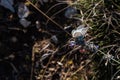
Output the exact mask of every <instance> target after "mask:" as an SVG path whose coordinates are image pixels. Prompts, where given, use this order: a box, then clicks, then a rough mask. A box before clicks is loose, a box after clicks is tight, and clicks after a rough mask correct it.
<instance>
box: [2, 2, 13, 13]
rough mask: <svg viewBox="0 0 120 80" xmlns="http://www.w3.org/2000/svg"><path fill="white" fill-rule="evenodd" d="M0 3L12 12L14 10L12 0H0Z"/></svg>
mask: <svg viewBox="0 0 120 80" xmlns="http://www.w3.org/2000/svg"><path fill="white" fill-rule="evenodd" d="M0 5H1V6H3V7H5V8H7V9H9V10H10V11H12V12H15V10H14V8H13V6H12V5H13V0H0Z"/></svg>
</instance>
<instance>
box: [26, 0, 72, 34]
mask: <svg viewBox="0 0 120 80" xmlns="http://www.w3.org/2000/svg"><path fill="white" fill-rule="evenodd" d="M27 1H28V2H29V3H30V4H31V5H32V6H33V7H34V8H35V9H36V10H38V11H39V12H40V13H41V14H42V15H44V16H45V17H46V18H48V19H49V20H50V21H51V22H53V23H54V24H56V25H57V26H58V27H59V28H61V29H62V30H63V31H65V32H66V33H67V34H68V35H69V36H71V34H70V33H69V32H67V31H66V30H64V29H63V28H62V26H61V25H60V24H58V23H57V22H55V21H54V20H52V19H51V18H50V17H49V16H47V15H46V14H45V13H44V12H43V11H41V10H40V9H39V8H37V7H36V6H35V5H34V4H33V3H32V2H30V1H29V0H27Z"/></svg>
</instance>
